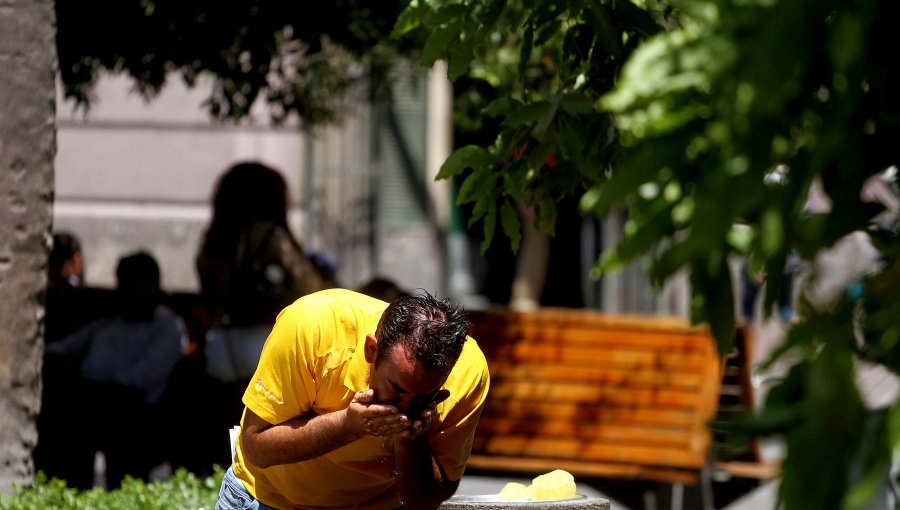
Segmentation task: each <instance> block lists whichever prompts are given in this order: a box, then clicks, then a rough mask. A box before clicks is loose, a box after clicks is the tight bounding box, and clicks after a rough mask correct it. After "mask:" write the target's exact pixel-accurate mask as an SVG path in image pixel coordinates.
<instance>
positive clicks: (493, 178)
mask: <svg viewBox="0 0 900 510" xmlns="http://www.w3.org/2000/svg"><path fill="white" fill-rule="evenodd" d="M498 177H499V174H497V173H496V172H494V171H493V170H492V169H489V168H478V169H476V170H475V171H474V172H472V174H471V175H469V176H468V177H466V180H465V181H463V183H462V186H460V187H459V194H458V195H457V196H456V202H457V203H458V204H465V203H468V202H473V201H476V200H479V199H481V198H483V197H485V196H488V195H490V194H491V193H492V192H493V190H494V188H495V186H496V185H497V178H498Z"/></svg>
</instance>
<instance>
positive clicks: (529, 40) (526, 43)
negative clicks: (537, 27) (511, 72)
mask: <svg viewBox="0 0 900 510" xmlns="http://www.w3.org/2000/svg"><path fill="white" fill-rule="evenodd" d="M533 49H534V25H532V24H531V23H529V24H528V26H526V27H525V34H524V35H523V36H522V51H521V53H520V54H519V79H520V80H522V81H524V80H525V72H526V71H527V70H528V63H529V61H530V60H531V52H532V50H533Z"/></svg>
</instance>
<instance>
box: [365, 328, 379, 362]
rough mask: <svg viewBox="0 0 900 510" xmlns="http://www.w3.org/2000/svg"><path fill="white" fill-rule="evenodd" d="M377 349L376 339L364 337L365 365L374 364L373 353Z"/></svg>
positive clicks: (371, 336) (369, 336)
mask: <svg viewBox="0 0 900 510" xmlns="http://www.w3.org/2000/svg"><path fill="white" fill-rule="evenodd" d="M377 348H378V339H376V338H375V335H372V334H369V335H366V345H365V347H364V349H365V355H366V362H367V363H375V351H376V350H377Z"/></svg>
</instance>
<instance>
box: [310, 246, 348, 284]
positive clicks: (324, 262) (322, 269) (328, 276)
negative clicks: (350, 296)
mask: <svg viewBox="0 0 900 510" xmlns="http://www.w3.org/2000/svg"><path fill="white" fill-rule="evenodd" d="M307 258H308V259H309V261H310V263H312V265H313V267H314V268H315V270H316V272H317V273H319V277H321V279H322V288H323V289H333V288H335V287H340V285H338V283H337V271H338V266H339V265H340V264H339V263H338V260H337V258H336V257H335V256H334V255H332V254H331V253H328V252H327V251H313V252H310V253H309V254H308V255H307Z"/></svg>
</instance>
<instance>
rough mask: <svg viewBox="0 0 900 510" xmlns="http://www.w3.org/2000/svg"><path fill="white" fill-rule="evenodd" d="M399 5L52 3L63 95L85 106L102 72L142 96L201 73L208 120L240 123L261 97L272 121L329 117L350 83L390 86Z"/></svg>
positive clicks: (399, 47)
mask: <svg viewBox="0 0 900 510" xmlns="http://www.w3.org/2000/svg"><path fill="white" fill-rule="evenodd" d="M403 5H405V4H404V3H403V2H401V1H399V0H386V1H382V2H378V3H377V5H375V4H372V3H371V2H362V1H358V0H337V1H334V2H324V3H321V4H316V6H315V7H312V6H310V5H309V4H305V3H302V2H299V3H298V2H264V1H260V0H250V1H245V2H237V3H233V4H228V5H227V6H224V5H222V4H220V3H216V2H212V1H209V0H195V1H190V2H183V1H174V0H129V1H117V0H101V1H99V2H92V3H90V4H84V3H81V2H75V1H72V0H58V1H57V2H55V6H56V16H57V20H58V27H57V28H58V30H57V52H58V54H59V68H60V74H61V77H62V82H63V87H64V89H65V95H66V97H67V98H71V99H74V100H76V101H77V102H78V104H80V105H85V106H89V105H90V100H91V95H90V94H91V89H92V87H93V85H94V84H95V83H96V80H97V78H98V77H99V76H100V75H101V73H103V72H110V73H122V74H127V75H129V76H131V77H132V78H134V81H135V86H136V87H135V88H136V90H137V91H138V92H140V93H141V94H143V95H144V97H146V98H152V97H153V96H154V95H155V94H156V93H157V92H159V90H160V89H161V88H162V87H163V85H164V84H165V83H166V81H167V80H168V79H171V78H172V77H173V76H180V77H181V78H182V79H184V81H185V82H186V83H187V84H188V85H189V86H193V85H194V84H195V83H196V81H197V79H198V78H200V77H202V76H207V77H209V78H210V79H212V81H213V92H212V94H211V95H210V97H209V99H208V101H207V107H208V109H209V112H210V114H211V115H212V116H213V117H214V118H220V119H232V120H241V119H243V118H245V117H246V116H247V115H248V114H249V111H250V107H251V105H252V104H253V103H254V101H255V100H256V99H257V98H263V99H265V100H266V101H267V103H268V104H269V107H270V109H271V115H272V119H273V120H274V121H275V122H283V121H285V120H287V119H289V118H291V117H292V116H294V117H299V118H302V119H303V122H304V123H306V124H307V125H310V124H317V123H322V122H329V121H333V120H335V119H337V118H339V116H340V113H341V99H342V96H343V92H345V91H347V90H348V89H349V87H350V86H351V85H352V84H353V83H354V81H355V80H357V79H359V78H366V79H369V78H372V79H373V80H374V83H376V84H377V85H381V84H385V83H388V81H387V80H385V79H384V78H385V76H384V74H385V73H387V72H388V70H389V67H390V65H391V59H392V58H393V57H394V56H395V55H396V54H397V53H398V51H400V52H402V51H403V50H404V44H402V43H401V44H396V43H393V44H388V42H387V37H388V34H389V33H390V30H391V27H392V26H393V23H394V21H395V20H396V18H397V15H398V14H399V13H400V11H401V9H402V8H403ZM407 46H408V45H407ZM359 64H361V65H359Z"/></svg>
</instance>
